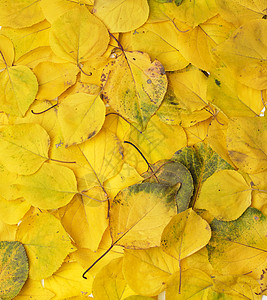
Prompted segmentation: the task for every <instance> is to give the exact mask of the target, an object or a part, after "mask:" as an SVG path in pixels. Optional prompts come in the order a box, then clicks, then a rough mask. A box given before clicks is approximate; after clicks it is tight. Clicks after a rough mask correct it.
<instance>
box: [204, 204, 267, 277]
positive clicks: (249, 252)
mask: <svg viewBox="0 0 267 300" xmlns="http://www.w3.org/2000/svg"><path fill="white" fill-rule="evenodd" d="M210 226H211V229H212V238H211V240H210V242H209V244H208V246H207V248H208V251H209V261H210V263H211V265H212V266H213V268H214V269H215V270H216V271H218V272H220V273H221V274H227V275H234V274H236V275H243V274H247V273H251V272H253V271H254V270H255V269H256V270H257V269H258V268H260V269H261V270H262V269H263V268H264V267H265V265H266V258H267V254H266V252H267V244H266V228H267V219H266V217H265V216H264V215H263V214H262V213H261V212H260V211H259V210H257V209H256V208H248V209H247V210H246V211H245V212H244V213H243V215H242V216H241V217H239V218H238V219H237V220H234V221H229V222H226V221H218V220H216V219H215V220H213V221H212V222H211V224H210Z"/></svg>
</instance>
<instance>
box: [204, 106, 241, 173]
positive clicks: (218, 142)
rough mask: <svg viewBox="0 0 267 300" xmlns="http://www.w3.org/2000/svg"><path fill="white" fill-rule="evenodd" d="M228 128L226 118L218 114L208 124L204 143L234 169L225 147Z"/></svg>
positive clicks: (220, 113)
mask: <svg viewBox="0 0 267 300" xmlns="http://www.w3.org/2000/svg"><path fill="white" fill-rule="evenodd" d="M227 126H228V118H227V117H226V116H225V115H224V114H223V113H222V112H219V113H218V114H217V115H216V118H214V119H213V120H212V121H211V122H210V123H209V128H208V132H207V135H208V136H207V137H206V141H207V143H208V144H209V145H210V146H211V148H212V149H213V150H214V151H215V152H216V153H218V154H219V155H220V157H221V158H223V159H224V160H225V161H227V162H228V164H230V165H231V166H232V167H233V168H236V167H235V165H234V164H233V162H232V161H231V158H230V156H229V154H228V151H227V147H226V132H227Z"/></svg>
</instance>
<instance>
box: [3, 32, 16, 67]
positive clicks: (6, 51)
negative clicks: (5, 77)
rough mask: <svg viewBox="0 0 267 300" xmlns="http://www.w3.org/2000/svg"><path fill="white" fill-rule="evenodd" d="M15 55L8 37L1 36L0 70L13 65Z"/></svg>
mask: <svg viewBox="0 0 267 300" xmlns="http://www.w3.org/2000/svg"><path fill="white" fill-rule="evenodd" d="M14 55H15V54H14V46H13V43H12V41H11V40H10V39H9V38H8V37H6V36H4V35H0V70H1V69H4V68H6V67H7V66H9V67H10V66H11V65H12V63H13V61H14Z"/></svg>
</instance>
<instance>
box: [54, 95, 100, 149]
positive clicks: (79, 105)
mask: <svg viewBox="0 0 267 300" xmlns="http://www.w3.org/2000/svg"><path fill="white" fill-rule="evenodd" d="M105 112H106V108H105V105H104V103H103V101H102V100H101V99H100V97H99V96H98V95H88V94H85V93H77V94H73V95H70V96H68V97H67V98H66V99H64V101H63V102H62V103H61V104H60V105H59V109H58V121H59V124H60V127H61V129H62V133H63V136H64V142H65V146H66V147H69V146H71V145H74V144H80V143H82V142H84V141H86V140H88V139H90V138H92V137H93V136H95V135H96V134H97V133H98V132H99V131H100V129H101V127H102V125H103V123H104V120H105Z"/></svg>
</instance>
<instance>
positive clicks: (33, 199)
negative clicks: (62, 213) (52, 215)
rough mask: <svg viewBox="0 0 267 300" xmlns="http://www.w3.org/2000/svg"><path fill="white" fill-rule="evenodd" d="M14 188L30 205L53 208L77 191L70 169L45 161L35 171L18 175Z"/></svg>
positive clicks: (59, 205) (67, 200)
mask: <svg viewBox="0 0 267 300" xmlns="http://www.w3.org/2000/svg"><path fill="white" fill-rule="evenodd" d="M14 188H15V189H16V190H17V191H18V193H19V194H20V195H22V197H23V198H24V199H26V201H28V202H29V203H30V204H31V205H33V206H36V207H39V208H41V209H55V208H58V207H61V206H64V205H66V204H67V203H69V202H70V200H71V199H72V198H73V196H74V195H75V194H76V193H77V182H76V178H75V175H74V173H73V171H72V170H71V169H69V168H67V167H63V166H60V165H57V164H53V163H51V164H50V163H45V164H43V166H42V167H41V168H40V169H39V170H38V171H37V172H36V173H34V174H32V175H28V176H21V177H19V178H18V180H17V181H16V183H15V184H14Z"/></svg>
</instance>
